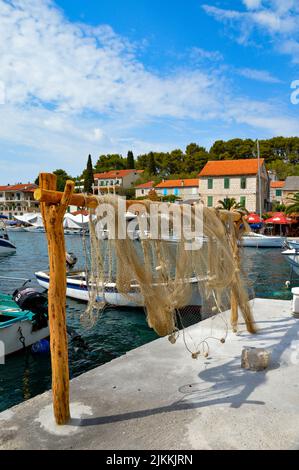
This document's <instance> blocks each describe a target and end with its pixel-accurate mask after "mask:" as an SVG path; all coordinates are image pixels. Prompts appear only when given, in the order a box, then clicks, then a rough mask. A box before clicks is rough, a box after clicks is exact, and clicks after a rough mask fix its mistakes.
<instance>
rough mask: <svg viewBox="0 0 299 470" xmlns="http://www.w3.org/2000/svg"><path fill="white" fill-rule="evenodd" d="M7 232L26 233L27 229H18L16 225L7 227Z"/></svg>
mask: <svg viewBox="0 0 299 470" xmlns="http://www.w3.org/2000/svg"><path fill="white" fill-rule="evenodd" d="M6 230H7V232H25V227H18V226H14V225H6Z"/></svg>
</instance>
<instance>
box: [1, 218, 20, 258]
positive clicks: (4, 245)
mask: <svg viewBox="0 0 299 470" xmlns="http://www.w3.org/2000/svg"><path fill="white" fill-rule="evenodd" d="M15 251H16V247H15V245H14V244H13V243H11V241H10V240H9V237H8V235H7V232H6V228H5V225H4V224H2V222H1V225H0V255H6V254H9V253H14V252H15Z"/></svg>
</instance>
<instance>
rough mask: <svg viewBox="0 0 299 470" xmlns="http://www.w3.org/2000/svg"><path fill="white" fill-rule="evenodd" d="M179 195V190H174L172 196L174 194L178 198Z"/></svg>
mask: <svg viewBox="0 0 299 470" xmlns="http://www.w3.org/2000/svg"><path fill="white" fill-rule="evenodd" d="M179 193H180V191H179V188H174V190H173V194H174V195H175V196H178V195H179Z"/></svg>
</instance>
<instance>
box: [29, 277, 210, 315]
mask: <svg viewBox="0 0 299 470" xmlns="http://www.w3.org/2000/svg"><path fill="white" fill-rule="evenodd" d="M35 277H36V280H37V282H38V283H39V285H40V286H42V287H44V288H45V289H47V290H48V289H49V273H47V272H44V271H38V272H36V273H35ZM188 282H190V283H191V284H192V285H194V289H193V294H192V298H191V299H190V305H201V299H200V295H199V292H198V288H197V283H198V281H197V279H196V278H191V279H190V280H189V281H188ZM66 283H67V287H66V295H67V297H70V298H72V299H77V300H82V301H84V302H88V300H89V291H88V286H87V283H86V276H85V272H84V271H81V272H79V271H74V272H72V273H68V274H67V279H66ZM90 286H91V285H89V288H90ZM102 291H103V292H101V293H100V294H99V296H98V298H97V301H98V302H104V303H106V304H108V305H113V306H116V307H142V306H143V305H144V302H143V297H142V295H141V293H140V290H139V287H138V285H137V284H132V285H131V290H130V292H129V293H128V294H122V293H120V292H118V290H117V287H116V283H115V282H107V283H105V285H104V289H102Z"/></svg>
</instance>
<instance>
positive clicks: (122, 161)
mask: <svg viewBox="0 0 299 470" xmlns="http://www.w3.org/2000/svg"><path fill="white" fill-rule="evenodd" d="M260 155H261V158H264V159H265V162H266V165H267V168H268V170H273V171H275V172H276V173H277V176H278V178H279V179H285V178H286V177H287V176H292V175H299V137H273V138H272V139H267V140H260ZM256 157H257V148H256V141H254V140H252V139H231V140H228V141H223V140H217V141H215V142H214V144H213V145H212V147H211V148H210V150H207V149H206V148H205V147H202V146H200V145H198V144H196V143H190V144H189V145H187V147H186V149H185V150H181V149H174V150H171V151H169V152H149V153H146V154H142V155H139V156H137V158H135V159H134V156H133V153H132V152H131V151H129V152H128V158H125V157H123V156H122V155H120V154H108V155H101V156H100V157H99V158H98V161H97V163H96V165H95V171H96V172H102V171H108V170H112V169H117V170H121V169H126V168H129V167H130V165H131V162H134V168H136V169H138V170H144V174H143V176H142V177H141V179H140V181H141V182H143V181H148V180H149V179H152V180H154V181H160V180H161V179H162V178H174V179H175V178H192V177H196V176H197V175H198V173H199V172H200V171H201V170H202V168H203V167H204V166H205V164H206V162H207V161H208V160H235V159H240V158H256Z"/></svg>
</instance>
